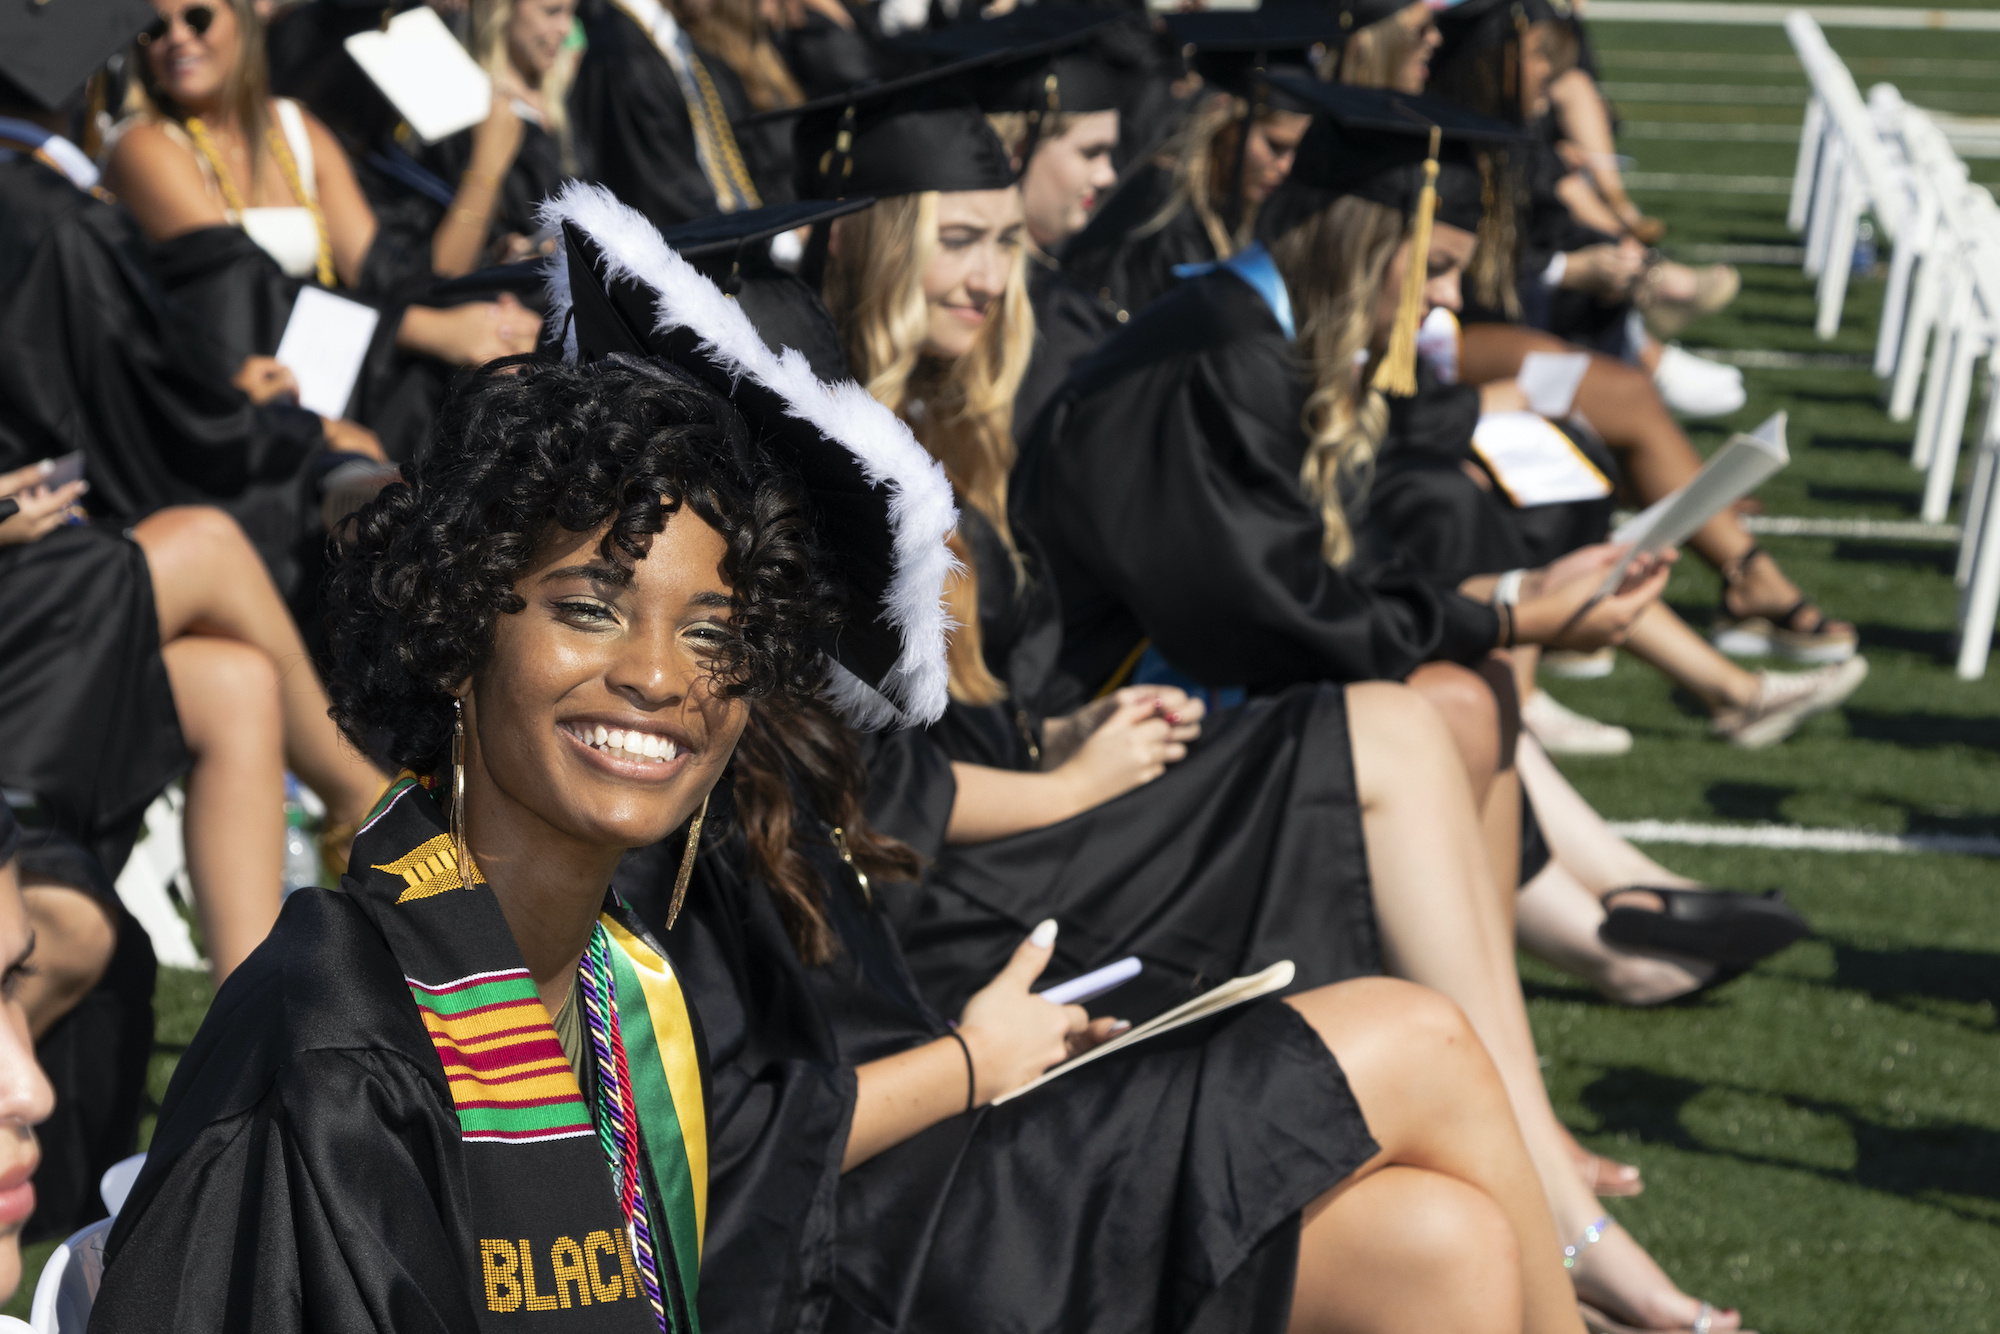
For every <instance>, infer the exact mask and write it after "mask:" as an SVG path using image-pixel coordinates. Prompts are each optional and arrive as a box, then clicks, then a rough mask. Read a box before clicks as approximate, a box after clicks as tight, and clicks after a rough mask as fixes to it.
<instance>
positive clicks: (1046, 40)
mask: <svg viewBox="0 0 2000 1334" xmlns="http://www.w3.org/2000/svg"><path fill="white" fill-rule="evenodd" d="M1128 18H1129V13H1128V12H1127V11H1124V10H1117V9H1106V8H1103V7H1101V6H1097V5H1033V6H1030V7H1028V8H1026V9H1016V10H1014V11H1013V12H1012V13H1009V14H1003V15H1001V16H1000V17H999V18H992V19H975V20H972V21H971V22H967V23H954V24H948V25H946V26H944V27H940V28H928V29H925V30H924V31H922V32H918V33H912V34H910V35H909V36H907V37H903V38H899V39H898V40H897V41H896V42H894V43H893V44H892V45H894V46H895V47H896V48H897V49H898V50H904V51H913V52H917V53H919V54H923V55H931V56H941V57H944V58H946V59H948V60H950V61H952V62H954V63H955V62H958V61H964V60H970V59H974V58H979V57H985V58H988V59H991V60H992V61H993V62H994V63H992V64H989V65H987V66H986V67H985V68H983V69H979V70H976V71H974V72H973V74H972V77H971V79H970V86H971V89H972V95H973V97H974V99H975V100H977V101H978V103H979V105H980V106H981V107H982V108H983V109H984V110H986V111H1026V112H1031V113H1032V112H1047V113H1055V112H1090V111H1112V110H1115V109H1117V108H1118V107H1119V106H1120V105H1121V104H1122V103H1123V102H1124V101H1125V98H1126V95H1127V93H1128V92H1129V91H1130V89H1129V83H1130V79H1131V70H1130V68H1129V66H1130V64H1131V62H1130V60H1129V59H1127V60H1119V59H1118V58H1117V57H1116V56H1115V55H1114V54H1113V53H1112V52H1110V51H1108V50H1107V49H1106V48H1105V47H1104V45H1103V44H1101V43H1099V42H1097V41H1095V40H1093V39H1094V38H1096V37H1097V36H1099V35H1100V34H1101V33H1102V32H1103V31H1104V30H1105V29H1107V28H1109V27H1110V26H1111V25H1112V24H1116V23H1124V22H1126V21H1127V19H1128ZM960 68H963V66H961V67H960Z"/></svg>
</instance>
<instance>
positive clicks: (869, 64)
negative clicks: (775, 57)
mask: <svg viewBox="0 0 2000 1334" xmlns="http://www.w3.org/2000/svg"><path fill="white" fill-rule="evenodd" d="M771 41H772V42H773V43H774V44H775V45H776V46H777V48H778V54H779V55H780V56H781V57H782V58H783V59H784V62H785V68H787V69H789V70H790V71H791V72H792V77H793V78H794V79H797V80H798V83H799V90H800V91H801V92H803V93H804V94H805V95H806V100H807V101H813V100H816V99H818V98H822V97H826V96H828V95H829V94H832V93H837V92H841V91H843V90H844V89H848V88H852V87H854V86H855V85H856V84H859V83H865V82H867V81H868V80H869V79H873V78H878V77H880V76H881V74H882V73H883V71H884V70H885V68H886V64H885V62H884V61H883V59H882V57H881V55H880V53H878V52H877V51H876V49H875V47H874V46H873V45H871V44H870V42H869V40H868V37H867V34H866V33H865V32H864V31H863V30H862V29H860V28H859V27H856V28H843V27H842V26H840V25H839V24H838V23H835V22H834V21H833V20H832V19H830V18H828V17H827V16H826V15H824V14H821V13H819V12H818V11H816V10H810V9H809V10H807V11H806V14H805V22H804V23H802V24H801V25H800V26H798V27H796V28H776V29H773V30H772V33H771ZM778 123H779V124H782V125H784V126H785V127H786V128H787V130H788V131H789V129H790V122H783V121H781V122H778Z"/></svg>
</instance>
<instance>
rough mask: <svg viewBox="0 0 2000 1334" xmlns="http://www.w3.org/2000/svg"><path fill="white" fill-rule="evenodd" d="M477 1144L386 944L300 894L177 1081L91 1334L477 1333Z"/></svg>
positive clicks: (346, 905) (364, 925) (226, 994)
mask: <svg viewBox="0 0 2000 1334" xmlns="http://www.w3.org/2000/svg"><path fill="white" fill-rule="evenodd" d="M459 1144H460V1136H459V1125H458V1116H457V1113H456V1111H455V1110H454V1109H453V1106H452V1100H451V1090H450V1087H449V1085H448V1084H447V1083H446V1082H445V1077H444V1070H443V1067H442V1066H440V1065H439V1063H438V1057H437V1053H436V1050H435V1049H434V1048H433V1046H432V1044H431V1040H430V1037H429V1035H428V1034H426V1032H425V1031H424V1026H423V1021H422V1019H421V1018H420V1017H419V1013H418V1010H417V1007H416V1006H415V1004H413V1003H412V1002H411V1000H410V991H409V987H408V985H407V984H406V983H405V982H404V980H403V970H402V969H401V968H399V967H397V965H396V959H395V956H394V955H393V954H391V953H390V950H389V946H388V943H387V941H385V940H384V939H383V937H382V934H381V932H380V931H379V930H378V929H377V928H376V927H375V926H374V924H373V923H371V922H370V921H369V920H368V918H367V916H366V915H365V913H364V911H363V909H362V908H361V906H360V905H359V904H358V903H356V902H355V901H354V900H353V899H352V898H350V897H349V896H348V895H347V894H345V893H342V892H339V891H336V890H322V889H302V890H299V891H297V892H296V893H294V894H292V895H291V896H290V897H289V898H288V899H286V900H285V907H284V911H283V912H281V913H280V914H279V915H278V924H277V926H276V927H275V928H274V929H273V930H272V933H271V935H270V936H269V937H268V938H267V939H266V940H265V942H264V944H262V945H261V946H259V947H258V948H257V949H256V950H255V951H254V952H253V953H252V954H251V956H250V958H249V959H248V960H246V961H245V962H244V964H243V966H242V967H241V968H239V969H238V970H237V971H236V972H235V973H234V974H232V975H231V976H230V978H229V981H228V983H227V984H225V985H224V987H223V988H222V990H221V992H220V993H219V994H218V995H217V996H216V999H215V1003H214V1005H213V1006H212V1007H211V1008H210V1010H209V1014H208V1017H207V1019H205V1020H204V1021H203V1023H202V1026H201V1031H200V1032H199V1033H198V1034H196V1036H195V1040H194V1042H193V1044H192V1045H191V1046H190V1047H189V1048H188V1051H187V1054H186V1055H184V1056H183V1057H181V1061H180V1065H179V1066H178V1067H177V1068H176V1069H175V1071H174V1078H173V1082H172V1084H171V1085H170V1086H169V1088H168V1090H167V1097H166V1103H165V1105H164V1106H163V1107H162V1108H161V1112H160V1121H159V1129H158V1131H157V1132H156V1133H155V1136H154V1140H153V1144H152V1147H151V1150H150V1153H151V1155H152V1156H155V1157H159V1158H161V1159H163V1160H167V1161H171V1162H173V1163H175V1168H174V1170H173V1171H172V1172H158V1173H155V1172H148V1173H146V1174H144V1175H142V1176H141V1177H140V1179H139V1182H138V1184H137V1185H136V1186H135V1188H134V1190H133V1193H132V1196H131V1198H130V1199H128V1200H127V1201H126V1204H125V1208H124V1209H123V1211H121V1213H120V1214H119V1219H118V1223H117V1225H116V1226H115V1227H114V1228H113V1230H112V1234H111V1239H110V1246H109V1260H110V1269H109V1271H108V1272H107V1275H106V1280H105V1286H104V1289H103V1291H102V1292H101V1293H100V1294H99V1295H98V1299H97V1304H96V1307H95V1308H94V1309H93V1310H92V1312H91V1318H90V1328H91V1329H92V1330H95V1331H98V1334H114V1332H115V1334H122V1332H123V1331H138V1330H146V1331H163V1332H164V1331H172V1330H185V1331H195V1330H201V1331H205V1332H208V1334H222V1332H223V1331H239V1330H240V1331H246V1332H247V1331H252V1330H254V1331H256V1332H257V1334H286V1332H287V1331H304V1330H327V1331H342V1334H346V1332H348V1331H356V1330H394V1331H396V1334H431V1332H432V1331H436V1332H438V1334H443V1332H444V1331H451V1332H452V1334H472V1331H475V1330H476V1329H477V1328H478V1320H477V1317H476V1316H475V1314H474V1312H473V1310H472V1307H471V1304H470V1302H469V1301H468V1299H467V1296H466V1291H467V1290H466V1285H465V1282H464V1279H463V1277H462V1275H461V1274H460V1272H459V1265H458V1256H459V1255H461V1254H465V1253H467V1252H468V1251H470V1250H471V1249H472V1243H471V1241H470V1238H471V1236H472V1231H471V1228H472V1219H471V1217H470V1211H469V1209H468V1208H467V1205H466V1201H467V1190H466V1181H465V1178H464V1173H463V1168H462V1159H461V1157H460V1154H459Z"/></svg>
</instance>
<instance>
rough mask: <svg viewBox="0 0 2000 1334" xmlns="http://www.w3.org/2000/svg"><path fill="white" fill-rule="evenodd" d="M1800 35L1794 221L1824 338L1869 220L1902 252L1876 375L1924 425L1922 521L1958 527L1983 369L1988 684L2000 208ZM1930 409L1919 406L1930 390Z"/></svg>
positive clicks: (1944, 146) (1968, 523)
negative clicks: (1961, 473)
mask: <svg viewBox="0 0 2000 1334" xmlns="http://www.w3.org/2000/svg"><path fill="white" fill-rule="evenodd" d="M1785 31H1786V34H1787V35H1788V36H1789V37H1790V38H1791V42H1792V48H1793V49H1794V50H1795V51H1796V52H1797V53H1798V57H1799V62H1800V63H1801V64H1802V65H1803V66H1804V67H1805V71H1806V77H1807V79H1808V80H1809V82H1810V84H1811V97H1810V99H1809V100H1808V102H1807V104H1806V118H1805V126H1804V129H1803V131H1802V132H1801V134H1800V136H1799V158H1798V166H1797V169H1796V171H1795V172H1794V174H1793V177H1792V195H1791V206H1790V208H1789V209H1788V211H1787V213H1786V222H1787V223H1788V224H1789V225H1790V227H1791V228H1792V230H1793V231H1795V232H1803V233H1804V234H1805V239H1806V244H1805V271H1806V274H1807V276H1809V277H1813V278H1816V279H1817V280H1818V287H1817V292H1816V297H1817V309H1816V312H1815V314H1816V318H1815V321H1814V329H1815V332H1817V333H1818V335H1819V336H1820V337H1821V338H1832V337H1833V336H1834V334H1835V333H1837V332H1838V331H1839V329H1840V317H1841V310H1842V307H1843V305H1844V304H1845V302H1846V299H1847V282H1848V277H1849V275H1850V274H1851V272H1852V271H1853V258H1852V257H1853V254H1854V245H1855V240H1856V237H1857V235H1858V231H1859V227H1860V224H1861V220H1862V218H1863V217H1864V216H1867V217H1872V218H1873V219H1874V222H1875V227H1876V229H1877V231H1878V232H1879V233H1880V234H1881V235H1882V236H1883V237H1884V239H1886V240H1887V241H1888V242H1889V243H1890V244H1891V246H1892V251H1891V258H1890V263H1889V273H1888V285H1887V291H1886V292H1885V294H1884V297H1883V302H1882V320H1881V324H1880V326H1879V328H1878V330H1877V333H1876V338H1875V361H1874V369H1875V374H1876V375H1877V376H1878V377H1880V378H1881V379H1882V380H1883V381H1884V382H1885V383H1886V384H1887V386H1888V397H1889V417H1890V419H1891V420H1892V421H1909V420H1910V419H1911V418H1912V417H1913V416H1914V417H1915V419H1916V432H1915V437H1914V439H1913V441H1912V443H1911V450H1910V462H1911V464H1912V465H1913V466H1914V467H1917V468H1920V469H1922V470H1924V472H1925V479H1924V495H1923V504H1922V508H1921V516H1922V518H1923V520H1924V522H1926V523H1935V524H1941V523H1943V522H1945V520H1946V518H1947V517H1948V516H1949V514H1950V510H1951V499H1952V491H1953V487H1954V483H1955V481H1956V479H1957V476H1958V464H1959V442H1960V440H1961V439H1962V438H1963V437H1964V435H1965V422H1966V415H1967V413H1968V411H1969V410H1970V407H1971V403H1972V396H1973V390H1974V386H1975V381H1976V376H1977V374H1978V372H1979V366H1980V363H1981V361H1982V360H1983V361H1984V363H1985V370H1984V374H1985V378H1986V414H1985V419H1984V420H1983V422H1982V423H1981V425H1980V428H1979V437H1978V454H1977V457H1976V459H1975V463H1974V468H1973V478H1972V485H1971V487H1970V488H1969V489H1968V490H1967V491H1966V493H1965V498H1964V504H1963V509H1962V511H1961V519H1960V525H1961V536H1960V540H1959V550H1958V566H1957V570H1956V579H1957V582H1958V587H1959V590H1960V593H1959V607H1958V627H1959V651H1958V674H1959V676H1960V677H1962V678H1964V679H1965V680H1968V681H1972V680H1977V679H1979V678H1980V677H1981V676H1983V675H1985V673H1986V661H1987V657H1988V654H1989V651H1990V649H1991V645H1992V641H1993V628H1994V620H1995V614H1996V611H2000V356H1995V355H1994V351H1995V348H1996V346H2000V205H1996V204H1995V202H1994V199H1993V194H1992V192H1991V191H1989V190H1987V189H1985V188H1984V187H1983V186H1978V185H1974V184H1972V183H1971V180H1970V177H1969V173H1968V171H1967V169H1966V166H1965V163H1964V162H1963V161H1961V160H1960V159H1959V157H1958V154H1957V153H1956V152H1954V151H1953V149H1952V147H1951V144H1950V143H1949V141H1948V140H1947V139H1946V137H1945V133H1944V131H1943V130H1942V129H1940V128H1939V126H1938V124H1937V122H1936V121H1935V120H1933V119H1932V118H1931V116H1930V115H1929V114H1928V113H1927V112H1925V111H1924V110H1923V109H1921V108H1919V107H1915V106H1912V105H1910V104H1909V103H1907V102H1905V101H1904V100H1903V98H1902V95H1901V94H1900V93H1898V92H1897V91H1896V89H1895V88H1894V87H1893V86H1891V85H1889V84H1877V85H1875V86H1874V87H1873V88H1871V89H1869V92H1868V97H1867V99H1866V100H1865V101H1864V100H1863V98H1862V96H1861V91H1860V89H1859V88H1857V87H1856V86H1855V83H1854V77H1853V75H1851V74H1850V73H1848V70H1847V66H1846V65H1845V64H1844V63H1842V61H1841V59H1840V57H1839V56H1838V55H1836V54H1835V53H1834V50H1833V48H1832V46H1830V45H1829V44H1828V43H1827V40H1826V35H1825V34H1824V33H1823V32H1821V31H1820V27H1819V25H1818V24H1817V23H1815V22H1814V21H1813V20H1812V17H1811V16H1810V15H1809V14H1807V13H1805V12H1804V11H1803V10H1795V11H1793V12H1792V14H1791V15H1790V16H1789V17H1788V18H1787V19H1786V20H1785ZM1920 387H1921V391H1922V401H1921V403H1919V401H1918V393H1919V388H1920Z"/></svg>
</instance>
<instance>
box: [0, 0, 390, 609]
mask: <svg viewBox="0 0 2000 1334" xmlns="http://www.w3.org/2000/svg"><path fill="white" fill-rule="evenodd" d="M9 12H10V13H11V11H9ZM22 14H23V15H24V16H25V17H22V18H21V19H20V23H21V24H23V25H43V26H45V27H47V28H50V29H58V30H59V33H58V37H57V38H50V37H49V36H47V35H46V34H42V33H41V29H40V28H37V29H35V30H34V31H35V33H36V34H39V35H37V36H36V40H37V41H41V42H45V43H47V45H44V46H40V47H30V46H28V45H27V44H26V42H27V39H28V37H29V35H30V34H29V32H27V31H21V30H16V31H13V32H10V33H9V34H8V39H7V40H6V41H5V42H0V339H4V341H5V342H6V345H7V346H8V348H9V349H10V354H9V355H8V356H7V357H6V358H5V359H4V360H0V472H13V471H16V470H18V469H21V468H24V467H26V466H28V465H29V464H31V463H34V462H36V461H38V460H41V459H46V458H52V457H55V456H57V455H61V454H66V453H69V452H71V451H73V450H78V449H80V450H82V451H83V452H84V454H85V456H86V460H85V469H86V472H87V473H88V476H89V478H90V482H91V489H90V493H89V495H88V497H86V499H85V504H86V507H87V508H88V509H89V511H90V512H91V513H92V514H93V515H95V516H97V517H100V518H105V519H110V520H115V521H118V522H120V523H124V524H131V523H135V522H137V521H138V520H140V519H142V518H144V517H145V516H146V515H148V514H151V513H152V512H153V511H155V510H157V509H161V508H163V507H165V506H169V505H200V504H213V505H219V506H221V507H222V508H224V509H225V510H227V511H228V512H229V513H230V514H231V515H232V516H233V517H234V518H236V519H237V520H238V521H240V522H241V523H242V525H243V528H244V530H245V531H246V532H248V533H249V534H250V535H251V540H252V542H253V543H254V544H255V546H256V549H257V554H258V555H259V556H260V557H262V558H263V561H264V563H265V565H266V567H267V568H268V569H269V570H270V572H271V576H272V578H273V580H275V581H276V583H277V584H278V587H279V590H280V592H281V593H282V594H283V595H284V596H285V597H286V598H287V599H288V600H295V599H297V598H299V597H301V596H303V595H305V594H307V593H308V592H309V590H310V589H311V587H312V586H313V585H314V584H315V582H316V575H315V572H316V571H317V569H318V568H319V562H320V559H321V557H320V551H321V548H322V547H323V546H324V543H325V531H324V528H323V526H322V522H321V519H320V512H319V511H320V499H321V498H320V495H319V490H320V486H321V484H322V483H323V482H324V481H325V479H326V478H327V477H328V475H329V474H330V473H331V472H332V471H333V470H334V469H335V468H336V467H338V466H339V465H340V464H341V463H342V462H343V461H346V460H364V461H365V460H379V459H380V458H381V457H382V451H381V446H380V445H379V444H378V443H377V442H376V440H375V438H374V436H373V435H372V434H370V433H369V432H368V431H367V430H365V429H363V428H361V427H359V426H356V425H354V424H353V423H351V422H346V421H340V420H335V419H329V418H322V417H320V416H318V415H317V414H315V413H311V412H307V411H304V410H303V409H300V408H297V407H293V406H288V405H287V404H286V403H285V402H283V401H281V399H282V396H283V393H284V391H285V390H286V389H288V388H290V387H293V382H292V381H291V378H290V375H289V372H286V371H285V370H284V368H283V367H280V366H278V365H277V363H275V362H272V361H270V360H269V359H268V358H248V359H240V358H234V357H230V356H228V355H227V354H224V353H220V352H218V350H217V349H216V347H215V344H214V340H212V339H211V338H209V337H208V336H207V335H206V333H205V332H204V330H203V329H201V328H200V327H199V326H198V325H196V324H194V323H193V322H191V321H190V320H189V318H188V317H187V314H186V312H185V311H184V310H183V309H182V308H181V307H180V306H179V305H178V304H177V303H176V302H174V301H173V300H172V299H170V298H169V297H168V295H167V294H166V292H165V291H164V290H163V289H162V287H161V285H160V282H159V280H158V277H157V274H156V272H155V270H154V268H153V266H152V265H151V263H150V262H149V261H148V259H147V256H146V248H145V243H144V240H143V237H142V236H141V234H140V231H139V229H138V227H137V226H135V225H134V223H133V220H132V217H131V215H130V214H128V213H127V212H126V211H125V210H124V209H123V208H121V207H119V206H118V205H117V204H115V203H113V202H111V201H110V200H109V199H108V198H106V197H105V196H104V195H103V192H102V191H100V190H98V189H97V173H96V170H95V168H93V167H92V166H91V164H90V161H89V159H88V158H86V157H85V156H84V155H83V153H82V151H81V150H80V149H78V148H77V147H76V146H75V144H74V143H72V142H71V141H70V140H68V139H67V138H65V137H64V134H63V131H64V130H66V129H68V128H70V127H71V125H72V122H73V121H75V120H79V119H82V118H83V116H84V107H83V101H84V99H83V97H82V93H83V89H84V85H85V82H86V80H87V79H88V78H89V77H90V74H91V71H92V70H94V69H95V68H97V66H98V65H100V64H102V63H103V61H104V60H105V58H106V57H107V56H109V55H111V54H112V52H113V51H115V50H116V49H117V48H118V47H119V46H121V45H123V44H124V43H125V41H126V40H127V39H128V37H129V34H130V33H132V32H136V31H138V30H139V29H141V28H143V27H144V26H145V25H146V24H147V23H148V22H150V21H151V18H152V16H153V13H152V8H151V6H149V5H139V4H133V3H130V0H79V3H76V4H67V5H64V6H62V7H61V8H60V9H50V8H47V7H37V8H34V9H32V10H24V11H22ZM10 21H11V20H10ZM0 31H4V30H0ZM51 48H53V49H54V50H55V52H56V54H57V56H58V58H57V59H49V58H48V57H47V56H46V55H43V56H40V57H38V58H37V59H36V60H35V61H33V62H26V61H24V60H23V59H22V58H21V57H22V56H23V54H24V53H27V52H31V51H41V52H47V51H49V50H50V49H51ZM273 395H277V396H278V397H272V396H273ZM329 446H331V448H329Z"/></svg>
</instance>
